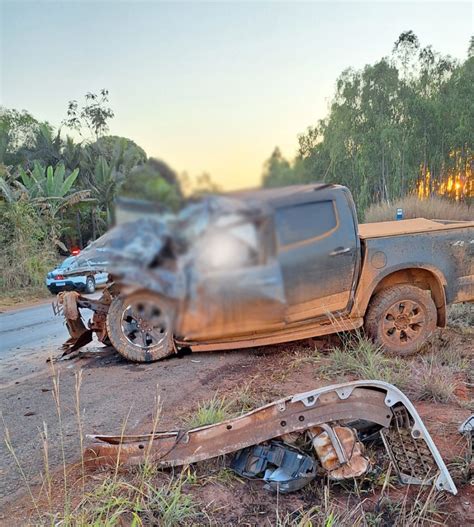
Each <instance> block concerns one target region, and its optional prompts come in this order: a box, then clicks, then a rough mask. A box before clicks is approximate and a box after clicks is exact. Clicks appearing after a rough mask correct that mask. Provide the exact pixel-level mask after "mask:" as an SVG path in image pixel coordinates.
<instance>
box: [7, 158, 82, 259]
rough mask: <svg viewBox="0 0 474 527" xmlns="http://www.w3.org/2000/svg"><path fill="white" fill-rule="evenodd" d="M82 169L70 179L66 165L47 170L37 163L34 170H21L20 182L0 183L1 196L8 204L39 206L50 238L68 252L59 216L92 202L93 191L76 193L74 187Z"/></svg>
mask: <svg viewBox="0 0 474 527" xmlns="http://www.w3.org/2000/svg"><path fill="white" fill-rule="evenodd" d="M78 174H79V169H75V170H73V171H72V172H71V173H70V174H68V175H66V169H65V167H64V165H63V164H58V165H56V167H55V168H53V167H52V166H48V167H44V166H42V165H41V164H40V163H38V162H35V163H34V166H33V170H31V171H26V170H24V169H23V168H21V167H20V168H19V170H18V175H19V179H17V180H13V181H11V180H10V181H7V180H5V179H2V180H1V181H0V192H1V193H2V194H3V196H4V199H5V200H6V201H14V200H20V199H22V200H27V201H29V202H31V203H33V204H35V205H36V206H37V207H38V208H39V210H41V212H42V215H43V217H44V219H45V221H46V223H47V224H48V226H49V227H48V228H49V231H50V237H51V239H52V241H53V243H55V244H56V245H58V246H60V247H61V248H63V249H65V247H64V246H63V244H62V242H61V241H60V239H59V238H60V234H61V226H60V221H59V215H60V214H61V213H62V212H63V211H64V210H65V209H67V208H69V207H71V206H73V205H76V204H77V203H80V202H83V201H89V196H90V191H89V190H78V191H73V190H72V187H73V184H74V182H75V181H76V179H77V176H78Z"/></svg>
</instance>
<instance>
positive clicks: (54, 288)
mask: <svg viewBox="0 0 474 527" xmlns="http://www.w3.org/2000/svg"><path fill="white" fill-rule="evenodd" d="M46 287H47V288H48V289H49V290H50V291H51V293H53V294H56V293H60V292H61V291H85V290H86V284H85V283H84V284H83V283H82V282H72V281H70V280H65V281H64V285H57V284H55V283H51V284H49V285H47V286H46Z"/></svg>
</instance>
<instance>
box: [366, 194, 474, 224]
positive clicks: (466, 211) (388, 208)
mask: <svg viewBox="0 0 474 527" xmlns="http://www.w3.org/2000/svg"><path fill="white" fill-rule="evenodd" d="M397 208H402V209H403V217H404V219H410V218H426V219H428V220H436V219H439V220H455V221H462V220H472V218H473V217H474V209H473V207H472V206H470V205H468V204H467V203H460V202H457V201H452V200H448V199H446V198H441V197H438V196H431V197H429V198H427V199H423V200H420V199H418V197H417V196H405V197H404V198H401V199H399V200H396V201H393V202H392V203H377V204H374V205H371V206H370V207H369V208H368V209H367V210H366V211H365V221H366V222H368V223H371V222H377V221H390V220H394V219H395V216H396V211H397Z"/></svg>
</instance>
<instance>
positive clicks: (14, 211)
mask: <svg viewBox="0 0 474 527" xmlns="http://www.w3.org/2000/svg"><path fill="white" fill-rule="evenodd" d="M0 247H1V250H0V267H1V269H2V275H1V278H0V287H1V288H2V290H4V291H5V290H6V291H12V290H18V289H25V288H28V287H29V288H35V287H40V286H42V285H43V283H44V279H45V276H46V273H47V272H48V271H49V270H51V268H52V267H53V266H54V263H55V260H56V258H57V257H56V252H55V250H54V248H53V247H52V245H51V244H50V243H49V242H48V239H47V235H46V229H45V227H44V224H43V222H42V220H41V218H40V216H39V213H38V212H37V211H36V210H35V209H34V208H33V206H32V205H31V204H29V203H27V202H22V201H18V202H15V203H0Z"/></svg>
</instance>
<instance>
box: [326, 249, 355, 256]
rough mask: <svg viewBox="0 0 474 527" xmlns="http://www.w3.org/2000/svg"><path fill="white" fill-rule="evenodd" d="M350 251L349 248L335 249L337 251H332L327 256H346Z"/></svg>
mask: <svg viewBox="0 0 474 527" xmlns="http://www.w3.org/2000/svg"><path fill="white" fill-rule="evenodd" d="M350 251H351V248H350V247H337V249H334V251H331V252H330V253H329V256H339V255H340V254H347V253H348V252H350Z"/></svg>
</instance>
